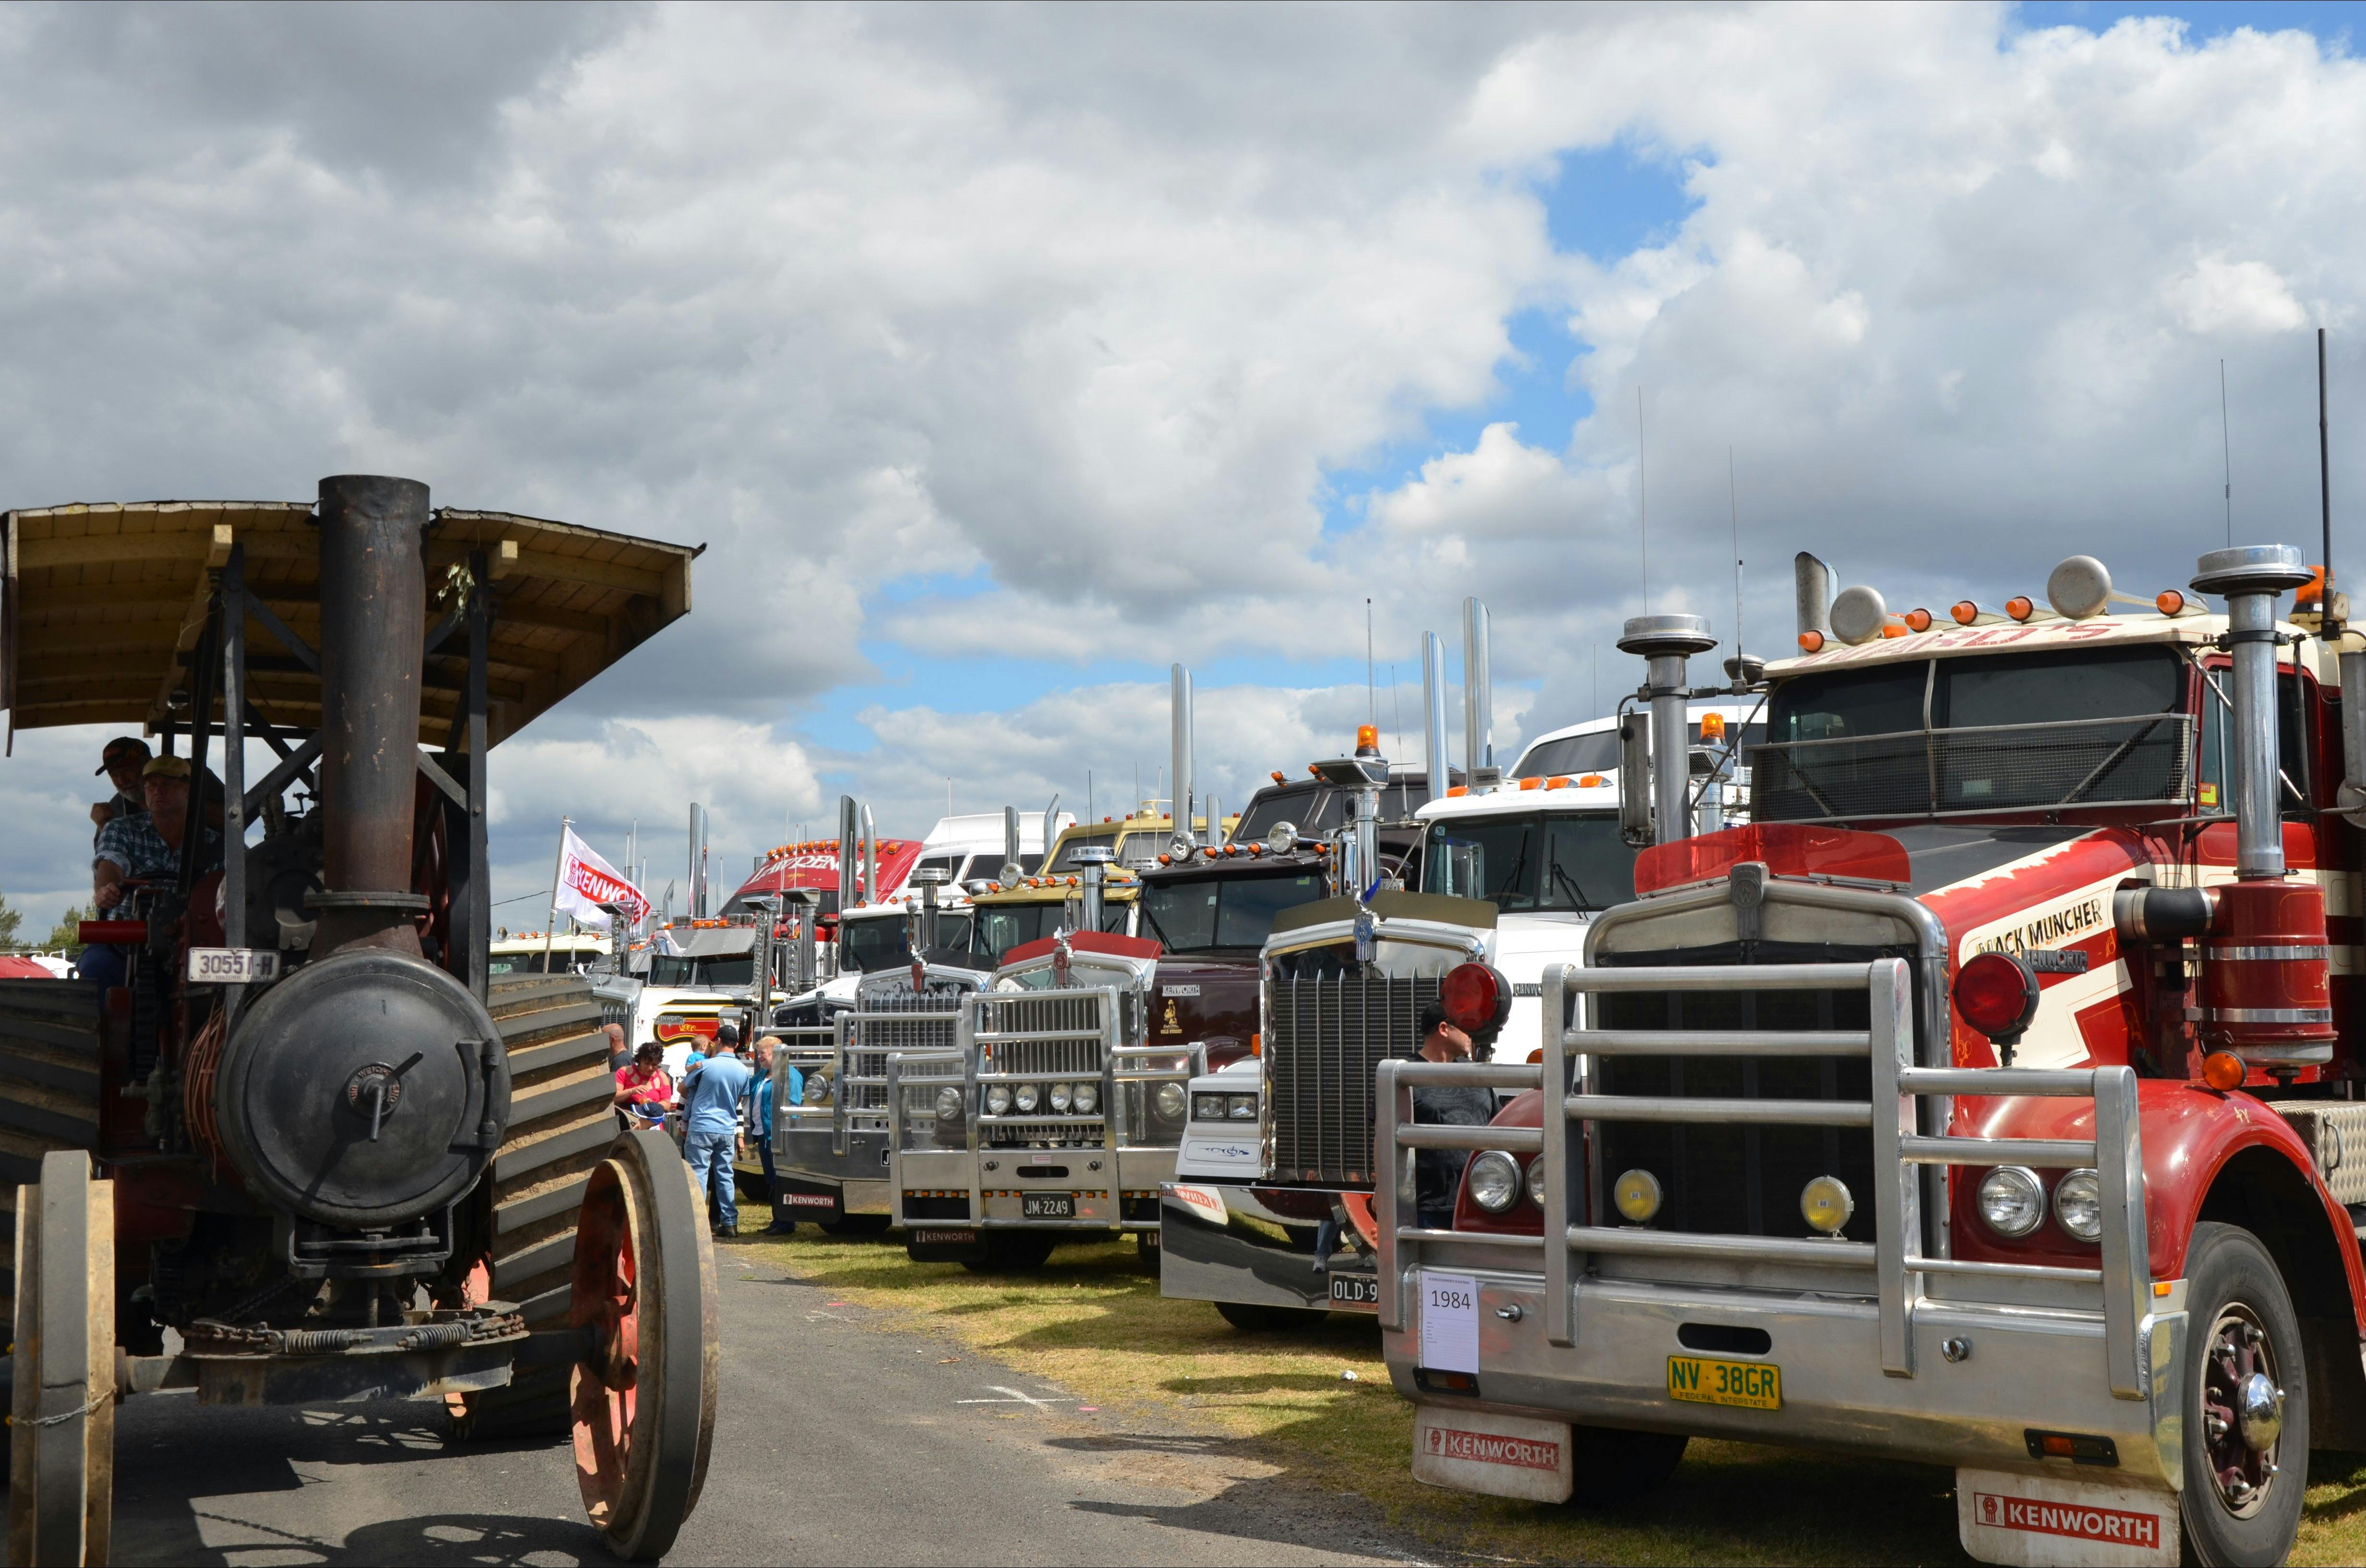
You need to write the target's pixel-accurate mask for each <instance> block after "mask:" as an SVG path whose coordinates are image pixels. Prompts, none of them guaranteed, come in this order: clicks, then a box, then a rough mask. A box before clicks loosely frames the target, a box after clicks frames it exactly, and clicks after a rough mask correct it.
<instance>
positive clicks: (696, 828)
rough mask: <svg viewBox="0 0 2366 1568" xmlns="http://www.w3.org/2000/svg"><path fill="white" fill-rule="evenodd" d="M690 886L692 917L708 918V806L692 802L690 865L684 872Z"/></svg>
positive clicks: (687, 884)
mask: <svg viewBox="0 0 2366 1568" xmlns="http://www.w3.org/2000/svg"><path fill="white" fill-rule="evenodd" d="M683 880H684V884H685V885H686V886H688V887H689V888H690V918H691V919H693V920H703V919H705V918H706V807H703V806H701V805H699V804H698V802H696V801H694V800H693V801H692V802H691V803H690V866H689V869H688V871H687V872H686V873H685V874H684V877H683Z"/></svg>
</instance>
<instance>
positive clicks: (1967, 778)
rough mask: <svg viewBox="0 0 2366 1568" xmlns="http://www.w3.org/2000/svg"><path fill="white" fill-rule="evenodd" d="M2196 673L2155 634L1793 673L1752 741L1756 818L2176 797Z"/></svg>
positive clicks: (2184, 774)
mask: <svg viewBox="0 0 2366 1568" xmlns="http://www.w3.org/2000/svg"><path fill="white" fill-rule="evenodd" d="M2186 686H2187V677H2186V671H2185V669H2184V666H2183V664H2182V662H2181V661H2180V660H2179V658H2178V656H2177V655H2176V653H2175V652H2174V651H2172V650H2171V649H2167V648H2162V647H2158V646H2154V647H2146V648H2114V649H2079V650H2064V651H2057V652H2045V653H2023V654H2001V655H1995V656H1989V657H1961V658H1954V659H1935V660H1916V661H1914V662H1912V663H1908V664H1884V665H1879V666H1876V667H1875V668H1872V669H1868V670H1841V671H1831V672H1830V673H1821V672H1819V673H1815V674H1808V675H1799V676H1795V677H1793V678H1792V679H1791V680H1788V681H1786V682H1784V683H1783V684H1782V685H1780V686H1778V687H1777V688H1775V694H1774V695H1773V697H1772V698H1771V699H1770V700H1769V702H1768V705H1767V709H1768V712H1767V720H1768V722H1767V738H1768V743H1767V744H1765V745H1763V746H1758V747H1754V748H1752V749H1751V750H1749V751H1748V752H1747V753H1746V760H1747V761H1749V763H1750V764H1751V765H1752V767H1753V768H1754V769H1756V770H1757V771H1756V773H1755V775H1754V779H1753V783H1754V784H1755V791H1756V800H1755V803H1754V809H1755V811H1756V813H1757V816H1758V819H1759V820H1761V821H1776V822H1785V821H1787V822H1809V821H1835V820H1845V819H1848V818H1859V817H1862V818H1882V817H1927V816H1943V815H1954V814H1969V813H1980V812H1990V811H2011V810H2031V809H2040V808H2044V809H2053V808H2057V807H2066V806H2096V805H2107V804H2116V803H2125V802H2132V801H2143V802H2167V801H2175V800H2179V799H2181V798H2182V797H2183V796H2184V795H2185V793H2186V790H2187V788H2188V786H2189V784H2190V781H2191V776H2192V747H2191V737H2190V731H2191V727H2192V720H2191V717H2190V716H2188V715H2187V714H2185V713H2184V712H2183V711H2182V709H2183V708H2184V706H2185V698H2186Z"/></svg>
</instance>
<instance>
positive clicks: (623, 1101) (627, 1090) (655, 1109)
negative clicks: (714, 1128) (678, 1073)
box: [613, 1040, 673, 1122]
mask: <svg viewBox="0 0 2366 1568" xmlns="http://www.w3.org/2000/svg"><path fill="white" fill-rule="evenodd" d="M664 1064H665V1047H663V1046H661V1045H659V1043H657V1042H656V1041H654V1040H644V1041H643V1042H641V1047H640V1049H639V1050H637V1051H636V1052H634V1053H633V1065H632V1066H629V1067H619V1068H617V1069H616V1098H615V1100H614V1102H613V1103H614V1105H615V1107H616V1109H617V1110H619V1111H632V1110H635V1109H636V1108H639V1113H641V1114H644V1115H646V1116H647V1118H648V1120H650V1121H652V1122H654V1121H657V1120H659V1118H660V1117H662V1116H663V1114H664V1111H665V1108H666V1107H667V1106H669V1105H670V1104H672V1103H673V1080H672V1079H671V1078H670V1077H666V1071H665V1065H664Z"/></svg>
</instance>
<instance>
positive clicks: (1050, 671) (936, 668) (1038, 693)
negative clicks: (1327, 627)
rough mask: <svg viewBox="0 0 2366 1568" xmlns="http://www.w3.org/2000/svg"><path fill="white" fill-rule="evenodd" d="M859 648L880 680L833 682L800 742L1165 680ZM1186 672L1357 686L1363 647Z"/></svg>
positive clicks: (1138, 673)
mask: <svg viewBox="0 0 2366 1568" xmlns="http://www.w3.org/2000/svg"><path fill="white" fill-rule="evenodd" d="M862 652H863V654H864V656H865V657H866V658H868V659H869V660H871V661H872V663H873V666H874V667H876V668H877V669H878V671H879V672H880V674H881V676H882V679H880V680H878V681H873V682H865V683H863V684H861V685H847V686H839V687H838V688H836V689H835V690H833V691H832V692H830V693H829V694H828V696H826V697H825V698H824V699H823V700H822V701H821V702H820V703H819V704H818V705H817V706H816V707H815V708H814V710H813V711H812V712H811V713H810V714H806V715H803V716H800V717H799V720H798V722H797V725H796V729H797V732H798V733H799V734H800V735H802V736H803V737H804V738H806V739H809V740H812V741H813V742H815V743H816V744H817V745H821V746H826V747H828V748H830V749H831V750H839V751H847V752H862V751H866V750H870V749H871V748H872V747H873V746H874V745H877V744H879V743H880V742H881V741H887V742H890V743H892V742H893V741H894V740H895V739H896V738H895V737H894V736H893V735H883V734H880V733H878V732H876V731H874V730H873V728H871V727H870V726H869V725H867V724H865V723H863V721H862V714H863V713H864V712H865V711H866V710H868V709H870V708H872V707H874V706H879V707H885V708H888V709H891V710H892V709H896V708H903V707H929V708H932V709H934V710H936V711H937V712H939V713H1007V712H1008V711H1009V710H1011V709H1013V708H1018V707H1022V706H1024V705H1027V704H1029V703H1031V702H1034V701H1035V700H1037V699H1038V698H1041V697H1046V696H1050V695H1052V694H1054V693H1056V692H1065V691H1075V690H1076V689H1078V688H1082V687H1090V686H1101V685H1110V684H1115V683H1121V682H1137V683H1142V684H1147V685H1155V686H1157V687H1159V688H1161V689H1162V690H1163V689H1164V688H1165V687H1166V679H1167V661H1166V660H1136V659H1097V660H1093V661H1091V662H1090V663H1088V664H1086V665H1083V666H1081V667H1080V666H1078V665H1076V664H1073V663H1069V662H1067V661H1066V660H1051V659H997V658H992V657H981V656H979V655H976V654H963V655H961V656H960V657H958V658H947V657H943V656H940V655H936V654H926V653H917V652H915V651H914V650H912V649H908V648H906V647H904V646H902V645H901V644H898V643H890V642H866V643H864V644H863V645H862ZM1402 652H1403V656H1402V657H1397V678H1398V681H1399V682H1400V684H1402V682H1403V680H1404V678H1405V672H1406V671H1407V670H1408V669H1410V670H1411V671H1412V672H1413V682H1414V698H1413V705H1414V706H1415V707H1418V706H1419V705H1420V684H1421V651H1420V649H1418V648H1417V647H1416V648H1413V649H1405V650H1402ZM1391 657H1396V654H1395V653H1393V652H1392V650H1390V649H1381V650H1380V671H1379V675H1378V681H1379V690H1380V705H1381V707H1382V710H1383V711H1384V712H1385V711H1386V710H1387V708H1388V705H1389V701H1390V698H1389V689H1388V681H1389V676H1388V670H1387V661H1388V660H1389V659H1390V658H1391ZM1408 660H1410V662H1409V663H1408ZM1191 678H1192V682H1193V683H1194V685H1195V687H1196V688H1197V689H1198V690H1200V691H1202V692H1213V691H1217V690H1220V689H1221V688H1222V687H1226V686H1239V685H1255V686H1294V687H1315V686H1344V685H1350V684H1361V683H1362V682H1363V679H1364V660H1363V658H1362V655H1361V654H1360V653H1358V654H1356V655H1354V656H1352V657H1341V658H1336V659H1324V660H1286V659H1277V658H1271V657H1261V656H1257V655H1253V654H1239V655H1234V656H1231V657H1228V658H1224V659H1216V660H1208V661H1207V662H1205V663H1202V664H1195V665H1193V666H1192V668H1191Z"/></svg>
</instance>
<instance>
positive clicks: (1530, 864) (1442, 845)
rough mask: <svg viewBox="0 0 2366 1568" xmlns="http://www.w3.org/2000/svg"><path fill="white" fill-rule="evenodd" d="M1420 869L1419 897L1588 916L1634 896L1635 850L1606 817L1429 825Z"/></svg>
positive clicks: (1488, 819)
mask: <svg viewBox="0 0 2366 1568" xmlns="http://www.w3.org/2000/svg"><path fill="white" fill-rule="evenodd" d="M1422 865H1423V867H1424V870H1423V874H1422V890H1423V891H1424V892H1427V893H1449V894H1452V895H1454V896H1456V897H1462V898H1484V899H1486V900H1487V901H1488V902H1490V903H1492V904H1493V905H1494V906H1495V908H1498V909H1500V910H1502V911H1503V912H1504V913H1505V914H1516V913H1531V912H1534V911H1536V910H1539V909H1572V910H1579V911H1586V912H1591V911H1593V910H1596V909H1606V908H1610V906H1612V905H1613V904H1624V903H1626V902H1628V900H1629V899H1631V898H1633V897H1635V851H1634V850H1632V849H1631V848H1629V847H1628V844H1627V843H1626V841H1625V840H1622V839H1620V838H1619V836H1618V819H1617V818H1616V817H1613V816H1610V815H1608V814H1607V813H1601V812H1593V813H1588V814H1587V815H1585V816H1583V817H1578V816H1554V815H1550V814H1539V815H1538V816H1534V817H1470V818H1460V819H1459V820H1456V819H1448V820H1446V821H1441V822H1433V823H1431V824H1430V826H1429V840H1428V844H1427V846H1426V849H1425V852H1424V854H1423V856H1422Z"/></svg>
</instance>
